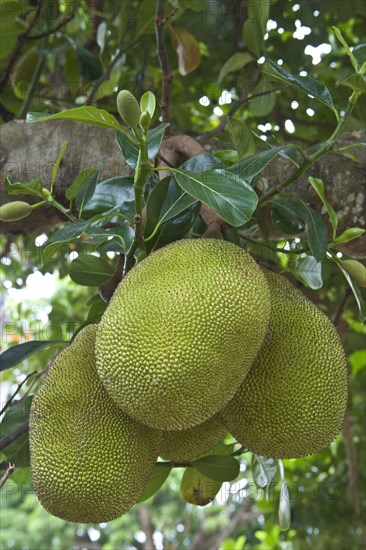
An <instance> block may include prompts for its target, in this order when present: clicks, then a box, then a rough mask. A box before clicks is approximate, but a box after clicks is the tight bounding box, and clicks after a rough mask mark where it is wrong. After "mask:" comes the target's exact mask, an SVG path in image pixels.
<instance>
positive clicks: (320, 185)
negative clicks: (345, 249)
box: [308, 176, 338, 239]
mask: <svg viewBox="0 0 366 550" xmlns="http://www.w3.org/2000/svg"><path fill="white" fill-rule="evenodd" d="M308 181H309V183H310V185H311V186H312V187H313V188H314V189H315V191H316V192H317V194H318V196H319V198H320V200H321V201H322V203H323V204H324V206H325V208H326V211H327V212H328V216H329V218H330V221H331V223H332V228H333V239H334V237H335V236H336V232H337V226H338V218H337V214H336V213H335V211H334V209H333V207H332V205H331V204H330V203H329V202H328V201H327V199H326V196H325V189H324V182H323V180H321V179H319V178H313V177H312V176H309V177H308Z"/></svg>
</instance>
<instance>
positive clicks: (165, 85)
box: [155, 0, 173, 122]
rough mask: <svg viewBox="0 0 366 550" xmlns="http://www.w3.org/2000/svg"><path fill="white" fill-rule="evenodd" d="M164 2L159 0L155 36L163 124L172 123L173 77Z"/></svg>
mask: <svg viewBox="0 0 366 550" xmlns="http://www.w3.org/2000/svg"><path fill="white" fill-rule="evenodd" d="M164 4H165V2H164V0H157V2H156V12H155V35H156V54H157V56H158V59H159V63H160V67H161V70H162V73H163V75H162V94H161V100H160V106H161V110H162V116H163V122H169V121H170V88H171V85H172V81H173V76H172V74H171V72H170V69H169V63H168V53H167V50H166V44H165V34H164V23H165V19H164Z"/></svg>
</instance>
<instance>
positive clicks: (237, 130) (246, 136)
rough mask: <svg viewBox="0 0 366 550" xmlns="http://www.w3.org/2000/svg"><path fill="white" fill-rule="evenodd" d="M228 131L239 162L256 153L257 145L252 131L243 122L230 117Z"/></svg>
mask: <svg viewBox="0 0 366 550" xmlns="http://www.w3.org/2000/svg"><path fill="white" fill-rule="evenodd" d="M227 129H228V132H229V134H230V137H231V140H232V142H233V144H234V147H235V149H236V150H237V152H238V157H239V160H241V159H243V158H245V157H249V156H250V155H253V154H254V153H255V145H254V140H253V136H252V133H251V131H250V130H249V128H248V127H247V126H246V125H245V124H244V122H242V121H241V120H237V119H236V118H231V117H229V120H228V123H227Z"/></svg>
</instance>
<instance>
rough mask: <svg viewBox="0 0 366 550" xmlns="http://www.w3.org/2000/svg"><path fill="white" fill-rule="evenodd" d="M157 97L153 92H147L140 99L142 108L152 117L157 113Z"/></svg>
mask: <svg viewBox="0 0 366 550" xmlns="http://www.w3.org/2000/svg"><path fill="white" fill-rule="evenodd" d="M155 106H156V99H155V96H154V94H153V93H152V92H149V91H148V92H145V93H144V94H143V96H142V97H141V99H140V109H141V112H142V113H143V112H144V111H147V112H148V113H149V115H150V117H151V118H152V117H153V116H154V113H155Z"/></svg>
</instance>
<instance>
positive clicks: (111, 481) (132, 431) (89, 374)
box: [29, 325, 160, 523]
mask: <svg viewBox="0 0 366 550" xmlns="http://www.w3.org/2000/svg"><path fill="white" fill-rule="evenodd" d="M95 332H96V325H89V326H87V327H85V328H84V329H83V330H82V331H81V332H80V333H79V335H78V336H77V337H76V338H75V340H74V342H73V343H72V344H71V345H70V346H68V347H67V348H66V349H65V350H63V351H62V352H61V353H60V354H59V355H58V356H57V358H56V360H55V361H54V363H53V365H52V366H51V369H50V370H49V372H48V374H47V377H46V379H45V381H44V383H43V384H42V386H41V387H40V389H39V391H38V392H37V394H36V395H35V397H34V398H33V402H32V407H31V414H30V423H29V437H30V440H29V441H30V452H31V473H32V482H33V487H34V490H35V493H36V495H37V497H38V498H39V500H40V502H41V504H42V505H43V506H44V507H45V508H46V510H47V511H48V512H50V513H51V514H53V515H55V516H57V517H60V518H62V519H65V520H67V521H74V522H86V523H100V522H106V521H110V520H112V519H114V518H117V517H119V516H121V515H122V514H124V513H125V512H127V510H128V509H129V508H130V507H131V506H133V504H135V502H136V501H137V499H138V497H139V495H140V493H141V491H142V490H143V488H144V486H145V484H146V482H147V480H148V478H149V475H150V473H151V470H152V468H153V466H154V464H155V461H156V458H157V454H158V450H159V449H158V448H159V446H160V434H159V433H158V432H156V431H155V430H150V429H149V428H147V427H146V426H143V425H141V424H138V423H137V422H135V421H134V420H132V419H130V418H129V417H128V416H127V415H126V414H124V413H123V411H121V410H120V409H119V408H118V407H117V406H116V404H115V403H114V402H113V401H112V400H111V399H110V397H109V395H108V394H107V392H106V391H105V389H104V387H103V385H102V383H101V382H100V380H99V378H98V375H97V372H96V368H95V360H94V342H95Z"/></svg>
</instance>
